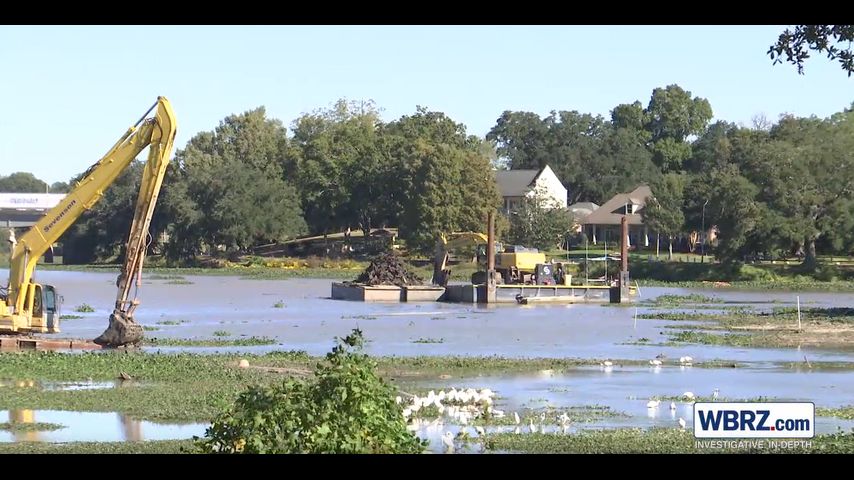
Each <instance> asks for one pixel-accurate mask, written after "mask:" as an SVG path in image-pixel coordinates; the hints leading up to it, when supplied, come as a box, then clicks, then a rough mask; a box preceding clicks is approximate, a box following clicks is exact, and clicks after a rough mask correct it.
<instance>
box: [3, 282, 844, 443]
mask: <svg viewBox="0 0 854 480" xmlns="http://www.w3.org/2000/svg"><path fill="white" fill-rule="evenodd" d="M6 274H7V273H6V272H3V271H0V276H5V275H6ZM39 281H41V282H43V283H50V284H53V285H55V286H56V287H57V288H58V289H59V291H60V294H61V295H63V296H64V299H65V303H64V307H63V309H64V313H65V314H71V315H81V316H82V317H83V318H80V319H70V320H67V321H65V322H64V323H63V324H62V331H63V332H62V335H63V336H72V337H82V338H94V337H95V336H97V335H98V334H100V333H101V331H103V329H104V327H105V326H106V323H107V317H108V315H109V313H110V310H111V306H112V304H113V301H114V296H115V275H114V274H102V273H83V272H60V271H50V272H45V271H42V272H39ZM184 281H189V282H192V283H191V284H173V283H170V282H175V279H154V278H151V276H147V277H146V278H145V279H144V284H143V285H142V287H141V289H140V295H139V298H140V300H141V301H142V304H141V306H140V307H139V309H138V310H137V320H138V321H139V322H140V323H142V324H143V325H147V326H150V327H156V328H158V329H159V330H157V331H148V332H146V335H147V336H149V337H167V338H199V339H211V338H239V337H240V336H259V337H260V336H266V337H272V338H274V339H275V340H276V341H277V344H276V345H267V346H256V347H216V348H187V347H174V348H166V347H159V348H153V347H152V348H148V350H149V351H178V350H181V351H194V352H214V351H217V352H225V351H235V352H252V353H263V352H266V351H272V350H304V351H307V352H308V353H310V354H314V355H321V354H324V353H326V352H328V351H329V349H330V348H331V346H332V345H333V343H332V342H333V340H332V339H333V337H335V336H340V335H344V334H346V333H347V332H348V331H349V330H350V329H352V328H355V327H359V328H361V329H362V330H363V331H364V332H365V335H366V336H367V338H368V339H369V341H370V343H369V344H368V346H367V349H368V351H369V352H370V353H372V354H374V355H405V356H411V355H472V356H481V355H487V356H492V355H499V356H505V357H578V358H598V359H608V358H611V359H651V358H653V357H655V356H656V355H658V354H664V355H666V356H667V357H668V358H669V359H671V360H672V359H673V358H678V357H680V356H683V355H690V356H692V357H694V359H695V362H701V361H704V360H711V359H726V360H734V361H737V362H739V363H740V364H742V366H741V367H739V368H737V369H705V368H696V367H695V368H690V367H686V368H681V367H673V366H665V367H663V368H658V369H653V368H645V367H640V368H638V367H619V366H615V367H613V368H612V369H610V370H609V371H605V370H604V369H600V368H581V369H576V370H572V371H570V372H565V373H559V372H558V373H554V372H552V373H548V372H546V373H543V374H541V375H521V376H498V377H479V378H476V379H451V380H447V381H446V382H444V384H443V383H436V382H431V383H430V385H426V386H429V387H431V388H432V387H440V386H443V385H445V386H451V385H456V386H457V387H460V386H466V387H468V386H476V387H490V388H491V389H493V390H495V391H497V392H498V394H499V395H500V396H501V397H503V398H502V399H501V400H500V403H499V405H501V406H502V408H505V409H507V410H508V411H513V410H515V409H518V410H519V411H520V412H522V411H524V409H526V408H543V407H546V406H553V407H557V408H560V407H568V406H580V405H605V406H608V407H611V409H613V410H615V411H619V412H623V413H625V414H627V415H628V416H626V417H605V418H600V419H597V420H595V421H593V422H590V423H584V424H579V425H573V426H572V427H571V429H576V428H612V427H619V426H665V427H675V422H676V420H677V419H678V418H680V417H682V418H684V419H685V420H686V421H687V422H688V423H689V428H691V425H690V422H691V418H692V414H691V406H690V404H683V403H680V402H677V410H676V411H675V412H671V411H670V409H669V401H665V402H662V405H661V406H660V407H659V408H658V409H654V410H650V409H647V408H646V402H647V401H648V400H649V399H650V398H651V397H654V396H661V395H667V396H671V395H672V396H676V395H679V394H681V393H683V392H685V391H692V392H694V393H696V394H698V395H703V396H709V395H710V394H711V392H712V390H713V389H715V388H718V389H720V395H721V398H755V397H758V396H766V397H769V398H779V399H788V400H804V401H813V402H815V403H816V405H817V406H826V407H834V406H841V405H848V404H851V402H852V400H851V399H854V373H852V372H846V371H841V372H825V371H818V372H809V371H802V372H800V371H792V370H781V369H778V368H777V367H776V365H775V362H801V361H803V360H804V357H805V356H806V357H807V358H808V359H809V360H810V361H821V360H824V361H845V362H854V352H841V351H832V350H821V349H814V348H785V349H783V348H777V349H751V348H734V347H721V346H705V345H688V346H680V347H659V346H644V345H631V344H628V345H627V344H626V343H630V342H634V341H637V340H638V339H641V338H646V339H648V341H649V343H657V342H663V341H665V340H666V339H667V333H668V330H667V329H665V328H663V327H664V326H666V325H673V322H669V321H664V320H654V319H652V320H650V319H636V318H635V313H636V312H637V313H645V312H654V311H657V310H653V309H650V308H649V307H645V306H637V307H634V306H632V307H628V308H622V307H607V306H601V305H538V306H517V305H502V306H490V307H478V306H476V305H467V304H445V303H421V304H405V303H404V304H397V303H393V304H366V303H359V302H345V301H336V300H331V299H329V298H328V297H329V295H330V288H331V281H330V280H313V279H293V280H278V281H262V280H240V279H238V278H237V277H212V276H186V277H184ZM690 293H699V294H702V295H706V296H713V297H717V298H720V299H721V300H724V301H725V302H728V304H729V305H732V304H746V305H754V306H756V307H757V308H760V309H765V308H772V307H775V306H786V305H793V304H794V302H795V299H796V296H800V301H801V303H802V304H805V305H809V306H819V307H827V306H851V305H854V294H851V293H824V292H769V291H757V292H749V291H723V290H713V289H709V290H699V289H693V290H688V289H677V288H652V287H648V288H643V289H641V299H651V298H654V297H656V296H658V295H662V294H677V295H685V294H690ZM278 302H281V303H282V304H283V306H282V308H275V307H274V305H275V304H277V303H278ZM755 302H759V303H755ZM83 303H87V304H89V305H91V306H93V307H94V308H95V309H96V311H95V312H94V313H77V312H73V311H72V310H73V309H74V307H76V306H78V305H80V304H83ZM162 322H167V323H178V322H180V323H178V324H175V325H167V324H162ZM159 323H160V324H159ZM215 331H225V332H227V333H229V335H228V336H225V337H215V336H214V335H213V333H214V332H215ZM72 388H75V387H72ZM76 388H102V387H99V386H85V385H84V386H78V387H76ZM103 388H106V387H103ZM41 415H43V417H44V418H42V417H38V416H37V421H39V422H53V423H60V424H64V425H68V422H76V421H78V420H74V419H75V418H81V417H73V415H72V416H71V417H63V418H64V419H65V421H63V419H62V418H59V417H51V415H71V414H69V413H68V412H64V413H51V412H44V413H43V414H41ZM81 415H102V416H103V417H98V419H97V420H98V421H97V422H94V421H89V422H86V421H83V420H80V422H81V423H80V424H81V425H82V424H89V425H90V426H91V425H95V424H98V425H101V424H103V425H106V426H107V427H106V430H105V431H104V432H106V433H97V434H96V433H93V430H92V428H94V427H92V428H90V429H88V430H87V429H86V428H83V427H82V426H81V427H75V428H72V427H73V425H69V427H68V428H66V429H62V430H58V431H55V432H40V433H39V435H40V436H43V437H44V438H47V439H49V440H46V441H65V440H56V439H62V438H65V439H73V440H89V439H96V440H101V441H103V440H109V439H114V440H123V439H126V438H127V437H126V436H125V437H122V435H124V434H123V433H122V432H124V431H125V430H123V429H122V428H121V427H120V425H123V424H122V421H121V419H120V418H119V417H117V415H116V414H81ZM0 418H2V417H0ZM53 418H56V420H53ZM69 418H72V419H71V420H69ZM92 419H94V417H92ZM117 419H118V420H117ZM90 420H91V419H90ZM75 425H77V424H75ZM141 426H142V427H143V428H142V431H143V432H144V435H145V438H146V439H150V438H186V437H188V436H191V435H201V434H203V433H204V428H202V426H200V425H195V426H191V427H178V426H171V427H166V426H157V425H156V424H149V423H147V422H142V423H141ZM816 426H817V430H818V432H819V433H827V432H830V431H834V430H835V429H836V428H837V427H843V428H851V427H852V426H854V422H846V421H841V420H835V419H824V418H818V419H817V425H816ZM459 428H460V427H459V426H451V425H448V424H447V423H446V424H445V425H444V426H436V425H434V426H432V427H430V426H422V427H421V428H418V429H417V431H418V433H419V434H420V435H422V436H426V437H428V438H430V440H431V444H432V447H433V449H434V450H436V451H441V450H443V446H442V443H441V438H440V436H441V434H442V433H444V431H447V430H451V431H452V432H454V433H456V431H458V430H459ZM182 429H183V430H182ZM468 431H469V433H470V434H474V430H473V429H472V428H468ZM70 432H71V433H70ZM149 432H150V433H149ZM189 432H192V433H189ZM10 435H12V434H11V433H9V432H0V440H3V441H10V440H8V439H12V440H14V438H13V437H11V436H10ZM4 439H6V440H4Z"/></svg>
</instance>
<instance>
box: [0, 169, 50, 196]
mask: <svg viewBox="0 0 854 480" xmlns="http://www.w3.org/2000/svg"><path fill="white" fill-rule="evenodd" d="M45 191H47V184H46V183H45V182H43V181H41V180H39V179H38V178H36V177H35V175H33V174H32V173H29V172H15V173H13V174H11V175H9V176H8V177H2V176H0V192H3V193H45Z"/></svg>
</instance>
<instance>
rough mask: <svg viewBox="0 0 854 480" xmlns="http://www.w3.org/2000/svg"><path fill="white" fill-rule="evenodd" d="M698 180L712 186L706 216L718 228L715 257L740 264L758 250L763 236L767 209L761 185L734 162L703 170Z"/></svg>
mask: <svg viewBox="0 0 854 480" xmlns="http://www.w3.org/2000/svg"><path fill="white" fill-rule="evenodd" d="M697 183H698V184H702V185H706V186H708V188H709V191H708V193H707V198H708V200H709V204H708V207H707V208H706V219H707V221H708V222H709V223H710V224H713V225H716V226H717V229H718V238H717V246H716V247H715V250H714V253H715V257H717V258H718V259H719V260H721V262H722V263H724V264H728V265H737V264H739V263H740V262H741V261H742V259H743V258H744V256H745V255H746V254H747V253H749V252H750V251H751V250H754V251H755V250H756V245H757V240H758V238H757V237H761V236H762V229H761V226H762V225H763V219H762V213H763V212H764V211H767V209H766V208H765V206H764V205H762V204H761V203H759V202H757V201H756V197H757V194H758V192H759V189H758V188H757V187H756V185H754V184H753V183H751V182H750V180H748V179H747V178H745V177H744V176H742V175H741V174H740V172H739V168H738V166H736V165H732V164H730V165H726V166H723V167H720V168H718V169H716V170H712V171H709V172H706V173H704V174H702V175H701V177H700V179H699V180H698V181H697Z"/></svg>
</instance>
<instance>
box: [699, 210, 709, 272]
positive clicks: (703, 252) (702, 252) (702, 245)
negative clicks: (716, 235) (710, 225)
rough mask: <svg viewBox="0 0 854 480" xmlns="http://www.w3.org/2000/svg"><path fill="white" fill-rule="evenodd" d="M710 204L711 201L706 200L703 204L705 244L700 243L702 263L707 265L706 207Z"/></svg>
mask: <svg viewBox="0 0 854 480" xmlns="http://www.w3.org/2000/svg"><path fill="white" fill-rule="evenodd" d="M708 203H709V200H708V199H706V201H705V203H703V220H702V221H703V226H702V229H703V231H702V234H703V242H702V243H700V252H701V255H700V263H706V205H707V204H708Z"/></svg>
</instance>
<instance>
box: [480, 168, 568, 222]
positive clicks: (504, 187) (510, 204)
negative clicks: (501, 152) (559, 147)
mask: <svg viewBox="0 0 854 480" xmlns="http://www.w3.org/2000/svg"><path fill="white" fill-rule="evenodd" d="M495 180H496V181H497V182H498V190H499V191H500V192H501V197H502V198H503V199H504V213H510V212H511V211H513V210H514V209H516V208H519V205H520V204H521V202H522V199H523V198H525V197H527V198H535V197H538V198H540V199H541V200H542V201H543V203H544V205H546V206H550V207H552V208H557V207H560V208H566V199H567V191H566V187H564V186H563V183H561V181H560V179H559V178H557V175H555V172H554V171H553V170H552V169H551V167H549V166H548V165H546V166H544V167H543V168H541V169H539V170H498V171H496V172H495Z"/></svg>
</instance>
